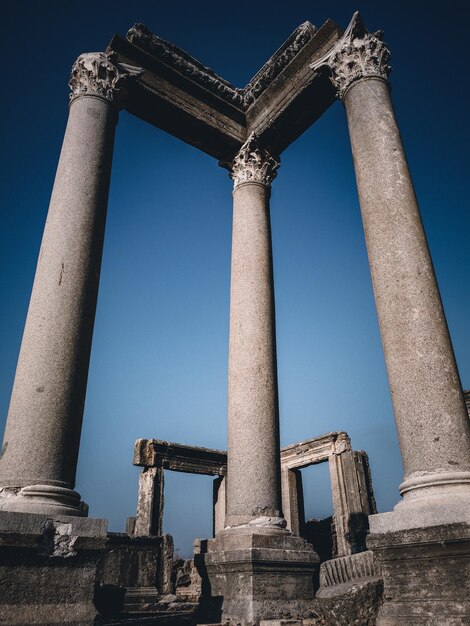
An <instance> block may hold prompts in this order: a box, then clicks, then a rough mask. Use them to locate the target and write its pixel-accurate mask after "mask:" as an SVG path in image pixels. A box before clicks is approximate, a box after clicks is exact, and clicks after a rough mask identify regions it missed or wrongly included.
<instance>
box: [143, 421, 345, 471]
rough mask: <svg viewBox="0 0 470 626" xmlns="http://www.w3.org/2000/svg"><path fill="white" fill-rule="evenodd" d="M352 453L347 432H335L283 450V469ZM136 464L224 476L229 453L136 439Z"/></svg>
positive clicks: (158, 440)
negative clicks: (348, 452) (342, 453)
mask: <svg viewBox="0 0 470 626" xmlns="http://www.w3.org/2000/svg"><path fill="white" fill-rule="evenodd" d="M346 450H351V441H350V439H349V437H348V435H347V433H345V432H334V433H327V434H326V435H321V436H320V437H314V438H313V439H307V440H306V441H302V442H300V443H294V444H292V445H290V446H286V447H285V448H282V449H281V467H282V469H300V468H302V467H308V466H309V465H313V464H315V463H322V462H323V461H327V460H328V458H329V457H330V456H331V455H333V454H341V452H345V451H346ZM133 463H134V465H137V466H139V467H163V468H164V469H169V470H173V471H175V472H186V473H188V474H205V475H208V476H225V475H226V474H227V453H226V452H225V451H223V450H214V449H211V448H200V447H197V446H186V445H183V444H180V443H173V442H170V441H162V440H161V439H137V441H136V442H135V446H134V461H133Z"/></svg>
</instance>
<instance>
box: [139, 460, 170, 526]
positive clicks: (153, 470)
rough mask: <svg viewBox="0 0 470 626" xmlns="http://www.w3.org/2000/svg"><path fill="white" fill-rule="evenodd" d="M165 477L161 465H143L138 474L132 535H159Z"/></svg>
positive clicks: (161, 522) (161, 523) (161, 521)
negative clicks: (137, 490) (137, 491)
mask: <svg viewBox="0 0 470 626" xmlns="http://www.w3.org/2000/svg"><path fill="white" fill-rule="evenodd" d="M164 486H165V478H164V474H163V468H162V467H144V469H143V470H142V472H141V473H140V476H139V494H138V499H137V513H136V518H135V524H134V528H133V533H132V534H133V535H135V536H137V537H146V536H150V535H161V534H162V527H163V526H162V525H163V506H164Z"/></svg>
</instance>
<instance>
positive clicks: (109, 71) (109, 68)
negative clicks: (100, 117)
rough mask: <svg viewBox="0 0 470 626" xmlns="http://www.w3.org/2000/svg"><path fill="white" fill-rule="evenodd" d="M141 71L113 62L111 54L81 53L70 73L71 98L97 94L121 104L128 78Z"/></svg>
mask: <svg viewBox="0 0 470 626" xmlns="http://www.w3.org/2000/svg"><path fill="white" fill-rule="evenodd" d="M141 71H142V70H141V69H140V68H136V67H133V66H129V65H125V66H120V65H118V64H116V63H113V61H112V59H111V55H107V54H105V53H104V52H89V53H87V54H81V55H80V56H79V57H78V59H77V60H76V61H75V63H74V65H73V67H72V73H71V75H70V80H69V86H70V89H71V92H72V93H71V94H70V99H71V100H73V99H74V98H76V97H77V96H83V95H96V96H101V97H103V98H106V100H109V101H110V102H112V103H113V104H115V105H117V106H119V105H120V103H121V101H122V98H123V97H124V96H125V94H126V82H127V79H128V78H129V77H130V76H137V75H139V74H140V73H141Z"/></svg>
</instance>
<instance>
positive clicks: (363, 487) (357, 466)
mask: <svg viewBox="0 0 470 626" xmlns="http://www.w3.org/2000/svg"><path fill="white" fill-rule="evenodd" d="M133 462H134V465H136V466H139V467H142V468H143V469H142V472H141V474H140V478H139V495H138V504H137V515H136V518H135V524H134V530H133V534H134V535H137V536H149V535H161V534H162V531H163V529H162V524H163V511H164V483H165V477H164V470H171V471H176V472H184V473H187V474H203V475H206V476H214V491H213V494H214V495H213V532H214V536H215V535H217V533H219V532H220V531H221V530H223V529H224V525H225V515H226V476H227V453H226V452H224V451H222V450H213V449H209V448H200V447H196V446H187V445H183V444H178V443H172V442H169V441H162V440H159V439H138V440H137V441H136V443H135V448H134V461H133ZM325 462H328V465H329V470H330V479H331V491H332V500H333V513H334V515H333V519H334V526H335V532H336V543H337V548H336V552H337V556H345V555H347V554H353V553H355V552H360V551H362V550H364V549H365V545H364V541H363V539H364V537H363V534H364V525H363V523H366V520H367V516H368V515H370V514H372V513H376V506H375V500H374V496H373V491H372V483H371V478H370V471H369V463H368V458H367V454H366V453H365V452H363V451H354V450H352V449H351V441H350V439H349V436H348V435H347V433H345V432H332V433H327V434H325V435H321V436H319V437H314V438H313V439H308V440H306V441H302V442H300V443H295V444H292V445H289V446H286V447H284V448H282V450H281V492H282V508H283V512H284V516H285V519H286V521H287V527H288V529H289V530H291V531H292V532H293V533H294V534H295V535H298V536H301V535H302V531H303V526H304V523H305V519H304V496H303V489H302V476H301V472H300V470H301V469H302V468H305V467H309V466H310V465H316V464H318V463H325Z"/></svg>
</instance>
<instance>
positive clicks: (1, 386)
mask: <svg viewBox="0 0 470 626" xmlns="http://www.w3.org/2000/svg"><path fill="white" fill-rule="evenodd" d="M467 6H468V3H466V2H463V1H462V2H455V1H450V2H447V3H445V4H443V3H441V2H439V3H438V2H437V1H435V0H433V1H430V2H424V1H420V2H408V1H404V0H399V1H394V2H389V3H381V2H372V1H370V0H367V1H364V2H361V3H358V2H356V0H354V2H352V1H348V0H341V1H338V2H335V3H327V2H322V3H320V2H311V1H310V2H307V1H301V0H298V1H296V0H292V1H291V2H288V3H287V2H279V1H274V2H273V1H271V2H268V1H267V0H259V1H257V2H251V3H239V4H233V3H224V2H212V1H207V2H178V3H177V2H174V3H163V2H161V3H160V2H150V1H147V2H144V1H142V0H135V1H134V2H124V1H123V0H117V1H116V0H114V1H111V0H106V1H102V2H99V3H89V4H87V5H84V4H83V2H78V1H77V0H67V1H64V0H47V1H43V2H36V1H33V0H29V1H16V2H15V3H10V2H9V3H6V2H3V3H2V17H3V23H4V28H3V29H2V39H1V42H0V47H1V53H2V74H3V76H2V82H3V98H2V115H1V117H0V124H1V137H2V142H1V145H0V151H1V168H0V172H1V176H2V181H1V186H0V207H1V212H2V228H1V230H0V237H1V242H0V257H1V259H0V268H1V269H0V272H1V274H0V346H1V349H0V359H1V372H2V375H1V377H0V420H2V423H3V421H4V419H5V417H6V414H7V410H8V401H9V396H10V392H11V387H12V384H13V377H14V372H15V366H16V359H17V356H18V351H19V346H20V341H21V335H22V331H23V326H24V320H25V316H26V311H27V306H28V301H29V296H30V291H31V286H32V281H33V277H34V271H35V265H36V260H37V255H38V251H39V246H40V241H41V235H42V229H43V226H44V222H45V218H46V213H47V207H48V202H49V197H50V192H51V188H52V184H53V179H54V175H55V168H56V165H57V160H58V156H59V152H60V147H61V142H62V137H63V132H64V129H65V124H66V120H67V98H68V88H67V81H68V77H69V73H70V68H71V65H72V63H73V62H74V60H75V58H76V57H77V56H78V55H79V54H81V53H83V52H89V51H97V50H103V49H104V48H105V47H106V45H107V43H108V41H109V40H110V38H111V36H112V35H113V33H115V32H118V33H121V34H125V32H126V31H127V29H128V28H130V26H132V24H133V23H135V22H144V23H145V24H146V25H147V26H148V27H149V28H150V29H151V30H152V31H153V32H155V33H156V34H158V35H161V36H162V37H164V38H166V39H169V40H170V41H173V42H174V43H176V44H177V45H179V46H181V47H182V48H184V49H185V50H187V51H188V52H189V53H190V54H192V55H193V56H195V57H196V58H197V59H198V60H200V61H201V62H203V63H204V64H206V65H208V66H210V67H212V68H213V69H214V70H215V71H216V72H218V73H219V74H220V75H222V76H223V77H224V78H226V79H228V80H230V81H231V82H232V83H234V84H235V85H237V86H243V85H244V84H246V82H247V81H248V80H249V79H250V78H251V76H252V75H253V74H255V72H256V71H257V70H258V69H259V67H260V66H261V65H262V64H263V63H264V62H265V61H266V60H267V59H268V58H269V56H270V55H271V54H272V53H273V52H274V51H275V50H276V49H277V48H278V47H279V46H280V45H281V44H282V42H283V41H284V40H285V39H286V38H287V37H288V36H289V34H290V33H291V32H292V31H293V30H294V29H295V28H296V27H297V26H298V25H299V24H300V23H301V22H303V21H305V20H307V19H308V20H310V21H311V22H312V23H313V24H316V25H317V26H320V25H321V24H322V23H323V22H324V21H325V20H326V19H327V18H328V17H331V18H332V19H333V20H335V21H336V22H337V23H338V24H339V25H341V26H343V27H346V26H347V24H348V23H349V20H350V18H351V16H352V14H353V12H354V11H355V10H356V9H359V10H361V13H362V15H363V18H364V20H365V22H366V24H367V25H368V27H369V29H371V30H375V29H379V28H380V29H383V30H384V31H385V40H386V42H387V43H388V44H389V46H390V48H391V51H392V65H393V68H394V71H393V73H392V76H391V82H392V86H393V100H394V104H395V108H396V113H397V117H398V121H399V124H400V128H401V131H402V134H403V139H404V143H405V147H406V150H407V155H408V159H409V163H410V168H411V171H412V174H413V178H414V182H415V186H416V190H417V195H418V199H419V201H420V205H421V209H422V214H423V220H424V224H425V228H426V232H427V235H428V239H429V243H430V248H431V252H432V254H433V259H434V263H435V267H436V272H437V276H438V280H439V283H440V287H441V292H442V297H443V301H444V306H445V309H446V313H447V318H448V323H449V327H450V332H451V335H452V339H453V342H454V347H455V351H456V356H457V361H458V364H459V367H460V372H461V377H462V381H463V384H464V387H465V386H466V387H470V353H469V350H468V346H469V340H470V327H469V324H468V313H469V311H470V292H469V289H468V275H469V269H470V254H469V246H468V238H469V235H468V233H469V232H470V216H469V212H468V203H467V198H468V178H469V157H468V154H469V149H468V146H469V144H470V137H469V127H468V112H469V110H470V107H469V104H470V103H469V94H468V89H467V84H468V60H467V56H468V52H467V46H466V42H467V39H468V35H467V28H468V22H469V17H470V16H469V10H468V8H467ZM271 205H272V228H273V246H274V270H275V284H276V306H277V338H278V361H279V391H280V408H281V437H282V444H283V445H285V444H288V443H292V442H295V441H300V440H302V439H307V438H310V437H312V436H315V435H319V434H322V433H324V432H328V431H332V430H341V429H344V430H346V431H348V432H349V434H350V435H351V437H352V442H353V446H354V447H355V448H356V449H365V450H367V451H368V453H369V455H370V461H371V466H372V471H373V479H374V485H375V492H376V497H377V502H378V505H379V509H380V510H389V509H391V508H392V507H393V505H394V503H395V502H396V501H397V499H398V491H397V487H398V484H399V483H400V480H401V477H402V468H401V460H400V455H399V450H398V445H397V437H396V430H395V425H394V421H393V414H392V408H391V403H390V398H389V391H388V384H387V379H386V373H385V366H384V360H383V354H382V348H381V343H380V336H379V330H378V325H377V319H376V313H375V308H374V302H373V296H372V289H371V283H370V275H369V269H368V263H367V255H366V250H365V244H364V237H363V232H362V225H361V220H360V212H359V206H358V200H357V192H356V187H355V180H354V172H353V166H352V159H351V154H350V145H349V138H348V133H347V127H346V119H345V114H344V111H343V108H342V106H341V104H339V103H336V104H335V105H334V106H333V107H332V108H331V109H330V110H329V111H328V112H327V113H326V114H325V115H324V116H323V118H322V119H321V120H319V122H317V124H316V125H315V126H314V127H312V128H311V129H310V130H309V131H308V132H307V133H305V134H304V135H303V136H302V137H301V138H300V139H299V140H298V141H297V142H296V143H295V144H294V145H292V146H291V147H290V148H289V149H288V150H286V151H285V153H284V154H283V155H282V166H281V169H280V171H279V174H278V178H277V180H276V181H275V182H274V185H273V193H272V203H271ZM230 231H231V181H230V180H229V178H228V176H227V172H226V171H224V170H222V169H220V168H219V167H218V166H217V163H216V161H215V160H214V159H212V158H210V157H208V156H206V155H205V154H203V153H201V152H199V151H197V150H196V149H195V148H192V147H190V146H187V145H185V144H183V143H182V142H180V141H179V140H176V139H174V138H172V137H170V136H168V135H166V134H165V133H163V132H162V131H159V130H158V129H155V128H153V127H151V126H149V125H147V124H145V123H144V122H142V121H140V120H138V119H135V118H132V117H131V116H130V115H128V114H127V113H122V114H121V117H120V121H119V125H118V128H117V135H116V147H115V159H114V165H113V175H112V182H111V192H110V199H109V217H108V223H107V232H106V240H105V249H104V258H103V269H102V278H101V287H100V294H99V301H98V310H97V317H96V326H95V335H94V342H93V352H92V359H91V366H90V376H89V386H88V395H87V401H86V409H85V416H84V426H83V436H82V446H81V452H80V459H79V468H78V476H77V489H78V490H79V491H80V492H81V494H82V497H83V498H84V499H85V501H87V502H88V503H89V505H90V515H92V516H94V517H107V518H109V520H110V528H111V529H113V530H119V529H123V528H124V521H125V518H126V517H127V516H129V515H132V514H133V513H134V511H135V504H136V493H137V474H138V472H137V470H136V469H135V468H133V467H132V450H133V443H134V440H135V439H136V438H138V437H157V438H161V439H167V440H170V441H177V442H181V443H187V444H195V445H202V446H208V447H216V448H222V449H225V447H226V419H227V417H226V414H227V348H228V324H229V317H228V314H229V313H228V312H229V308H228V307H229V284H230V283H229V281H230V245H231V243H230V242H231V232H230ZM325 470H326V467H325V466H321V467H318V468H314V470H309V471H308V472H305V496H306V505H307V514H308V516H317V517H322V516H325V515H327V514H328V513H329V512H330V510H331V500H330V495H329V484H328V475H327V472H326V471H325ZM166 497H167V508H166V517H165V530H166V531H167V532H171V533H172V534H173V535H174V536H175V539H176V545H177V547H179V548H180V549H181V551H182V552H183V553H188V552H189V551H190V546H191V541H192V539H193V538H194V537H197V536H199V537H204V536H208V535H209V533H210V524H211V511H210V507H211V480H210V479H209V478H205V477H204V478H203V477H187V476H183V475H175V474H173V475H170V474H169V473H167V490H166Z"/></svg>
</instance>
